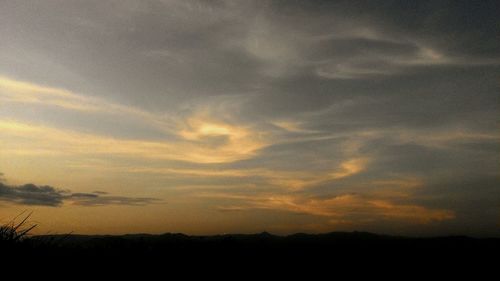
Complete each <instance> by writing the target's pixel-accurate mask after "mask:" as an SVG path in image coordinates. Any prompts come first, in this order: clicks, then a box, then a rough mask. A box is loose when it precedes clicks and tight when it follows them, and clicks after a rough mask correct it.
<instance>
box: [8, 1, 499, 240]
mask: <svg viewBox="0 0 500 281" xmlns="http://www.w3.org/2000/svg"><path fill="white" fill-rule="evenodd" d="M498 11H500V3H499V2H498V1H487V0H485V1H272V0H269V1H267V0H262V1H239V0H235V1H229V0H228V1H201V0H200V1H197V0H171V1H170V0H145V1H130V0H123V1H108V0H106V1H103V0H98V1H97V0H95V1H94V0H87V1H74V0H44V1H25V0H15V1H14V0H12V1H11V0H2V1H0V38H1V40H0V221H2V222H5V221H9V220H10V219H12V218H15V217H16V215H18V214H20V213H21V212H23V211H25V210H26V211H30V212H31V211H32V212H33V215H32V218H31V220H32V221H33V223H36V224H38V227H37V228H36V232H37V233H41V234H43V233H68V232H74V233H84V234H104V233H106V234H120V233H164V232H183V233H187V234H217V233H257V232H262V231H268V232H271V233H276V234H289V233H295V232H309V233H320V232H330V231H354V230H358V231H370V232H376V233H385V234H395V235H413V236H428V235H455V234H461V235H472V236H500V157H499V156H500V154H499V153H500V95H499V94H500V92H499V90H500V21H498Z"/></svg>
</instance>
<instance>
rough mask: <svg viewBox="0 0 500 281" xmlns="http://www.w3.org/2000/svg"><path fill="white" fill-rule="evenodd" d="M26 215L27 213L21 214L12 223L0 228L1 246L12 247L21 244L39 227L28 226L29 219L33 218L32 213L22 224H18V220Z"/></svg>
mask: <svg viewBox="0 0 500 281" xmlns="http://www.w3.org/2000/svg"><path fill="white" fill-rule="evenodd" d="M24 213H25V212H23V213H21V214H19V215H18V216H17V217H16V218H14V219H13V220H11V221H10V222H8V223H6V224H4V225H2V226H0V244H3V245H9V244H10V245H12V244H15V243H19V242H21V241H22V240H24V239H25V238H26V237H27V235H28V233H29V232H30V231H31V230H33V228H35V227H36V226H37V225H36V224H28V219H29V218H30V217H31V214H32V213H29V214H27V215H26V216H25V217H24V218H23V219H22V220H21V221H20V222H16V220H17V218H19V217H20V216H22V215H23V214H24Z"/></svg>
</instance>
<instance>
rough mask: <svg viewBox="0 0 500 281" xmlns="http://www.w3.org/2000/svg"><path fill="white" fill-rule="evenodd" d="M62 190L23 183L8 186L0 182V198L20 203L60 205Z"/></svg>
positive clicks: (62, 198) (62, 196)
mask: <svg viewBox="0 0 500 281" xmlns="http://www.w3.org/2000/svg"><path fill="white" fill-rule="evenodd" d="M64 194H65V192H64V191H61V190H57V189H55V188H54V187H52V186H48V185H45V186H37V185H34V184H25V185H20V186H9V185H6V184H4V183H0V200H3V201H8V202H13V203H16V204H22V205H41V206H52V207H56V206H60V205H62V203H63V200H64V197H65V196H64Z"/></svg>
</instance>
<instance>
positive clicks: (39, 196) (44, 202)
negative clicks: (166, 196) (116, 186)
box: [0, 182, 158, 207]
mask: <svg viewBox="0 0 500 281" xmlns="http://www.w3.org/2000/svg"><path fill="white" fill-rule="evenodd" d="M0 201H6V202H11V203H15V204H22V205H38V206H50V207H59V206H62V205H63V204H64V203H66V202H69V203H72V204H75V205H81V206H104V205H131V206H142V205H148V204H152V203H154V202H156V201H158V199H156V198H147V197H127V196H113V195H108V194H107V193H105V192H101V191H96V192H93V193H72V192H70V191H68V190H63V189H58V188H55V187H53V186H49V185H35V184H31V183H28V184H24V185H19V186H12V185H7V184H5V183H2V182H0Z"/></svg>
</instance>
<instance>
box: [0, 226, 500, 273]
mask: <svg viewBox="0 0 500 281" xmlns="http://www.w3.org/2000/svg"><path fill="white" fill-rule="evenodd" d="M499 250H500V239H498V238H489V239H480V238H470V237H464V236H451V237H433V238H412V237H400V236H388V235H378V234H373V233H367V232H332V233H324V234H305V233H297V234H292V235H288V236H277V235H272V234H269V233H266V232H263V233H259V234H225V235H213V236H189V235H185V234H181V233H165V234H161V235H151V234H127V235H75V234H71V235H39V236H32V237H30V238H29V239H25V240H23V241H22V242H21V243H18V244H17V245H16V246H15V247H13V248H11V249H10V250H9V251H10V252H9V253H8V255H9V256H11V257H15V256H21V257H22V258H23V259H26V258H27V257H28V259H29V260H42V261H43V260H45V261H58V262H63V263H65V262H71V263H73V264H75V263H77V261H78V260H83V261H85V262H93V263H97V264H105V263H106V262H110V261H113V262H119V263H121V264H132V265H134V266H137V265H139V264H148V265H151V264H159V265H160V268H161V266H164V265H167V264H168V265H169V266H173V265H186V264H203V265H208V264H215V265H217V266H230V267H234V266H236V267H238V266H245V265H248V264H259V265H260V266H263V267H269V266H278V264H285V265H286V266H287V267H292V268H293V267H303V266H304V265H306V264H307V265H309V266H311V265H312V266H314V267H318V266H321V267H323V268H324V267H329V266H334V265H335V266H336V267H337V268H342V267H343V266H351V265H353V264H355V265H364V266H370V267H375V266H387V265H388V264H391V265H393V266H395V265H397V266H398V267H413V266H419V267H421V266H423V265H425V266H427V267H443V266H444V265H446V264H451V265H452V266H453V267H457V266H459V267H460V266H470V265H471V264H472V263H475V264H477V263H480V264H482V265H485V266H486V265H488V264H495V263H496V260H497V259H496V258H490V257H496V256H497V254H498V253H499V252H500V251H499ZM5 254H6V253H5ZM491 266H492V265H491Z"/></svg>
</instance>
